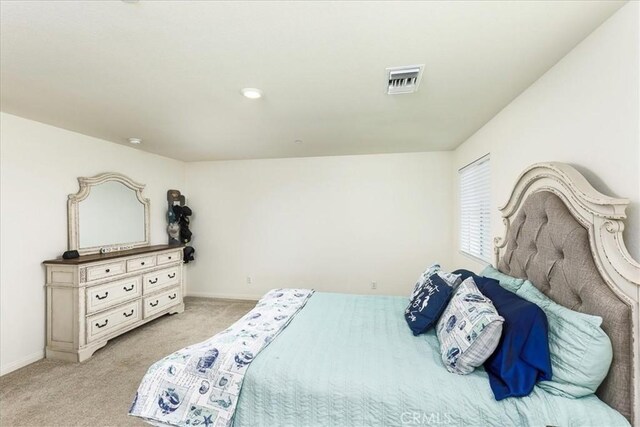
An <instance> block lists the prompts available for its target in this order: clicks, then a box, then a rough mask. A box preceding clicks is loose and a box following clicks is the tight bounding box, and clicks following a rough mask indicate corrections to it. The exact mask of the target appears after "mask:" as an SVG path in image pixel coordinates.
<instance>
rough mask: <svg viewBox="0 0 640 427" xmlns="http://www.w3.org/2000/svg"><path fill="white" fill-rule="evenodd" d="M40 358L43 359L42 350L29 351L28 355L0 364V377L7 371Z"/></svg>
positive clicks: (14, 369)
mask: <svg viewBox="0 0 640 427" xmlns="http://www.w3.org/2000/svg"><path fill="white" fill-rule="evenodd" d="M40 359H44V350H40V351H37V352H35V353H31V354H30V355H28V356H26V357H23V358H22V359H20V360H16V361H15V362H11V363H7V364H6V365H2V366H0V377H1V376H3V375H6V374H8V373H9V372H13V371H16V370H18V369H20V368H22V367H24V366H27V365H30V364H32V363H33V362H37V361H38V360H40Z"/></svg>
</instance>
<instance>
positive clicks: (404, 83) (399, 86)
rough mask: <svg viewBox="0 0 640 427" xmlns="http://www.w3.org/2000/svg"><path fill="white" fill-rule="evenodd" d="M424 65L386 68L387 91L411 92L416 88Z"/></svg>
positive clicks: (393, 93) (392, 92) (391, 93)
mask: <svg viewBox="0 0 640 427" xmlns="http://www.w3.org/2000/svg"><path fill="white" fill-rule="evenodd" d="M423 68H424V65H409V66H406V67H390V68H387V93H388V94H389V95H396V94H400V93H413V92H416V91H417V90H418V86H419V85H420V80H421V79H422V69H423Z"/></svg>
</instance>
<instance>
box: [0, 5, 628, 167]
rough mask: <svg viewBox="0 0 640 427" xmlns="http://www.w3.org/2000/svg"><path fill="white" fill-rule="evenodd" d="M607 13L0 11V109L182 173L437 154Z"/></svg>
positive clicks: (304, 8) (415, 8) (511, 8)
mask: <svg viewBox="0 0 640 427" xmlns="http://www.w3.org/2000/svg"><path fill="white" fill-rule="evenodd" d="M623 3H624V2H617V1H603V2H597V1H531V2H515V1H514V2H481V1H478V2H475V1H469V2H435V1H431V2H273V3H271V2H205V1H190V2H188V1H182V2H178V1H139V2H123V1H116V0H111V1H73V2H72V1H57V2H56V1H22V2H11V1H3V2H2V3H1V11H0V12H1V13H0V16H1V25H0V31H1V33H0V65H1V67H0V68H1V75H0V77H1V80H0V83H1V98H0V101H1V109H2V111H4V112H7V113H11V114H15V115H18V116H22V117H26V118H29V119H33V120H37V121H41V122H44V123H48V124H51V125H54V126H58V127H61V128H65V129H70V130H73V131H77V132H80V133H83V134H87V135H91V136H95V137H98V138H103V139H106V140H109V141H113V142H116V143H121V144H127V142H126V140H127V138H129V137H139V138H142V139H143V143H142V144H141V145H139V146H138V148H140V149H142V150H145V151H149V152H153V153H158V154H161V155H165V156H168V157H172V158H176V159H181V160H185V161H197V160H221V159H249V158H274V157H302V156H326V155H343V154H369V153H391V152H415V151H433V150H450V149H453V148H455V147H457V146H458V145H459V144H461V143H462V142H464V140H466V139H467V138H468V137H469V136H470V135H472V134H473V133H474V132H475V131H476V130H477V129H479V128H480V127H481V126H482V125H483V124H484V123H486V122H487V121H488V120H489V119H491V118H492V117H493V116H494V115H495V114H496V113H497V112H498V111H500V109H502V108H503V107H504V106H505V105H507V104H508V103H509V102H510V101H511V100H512V99H514V98H515V97H516V96H517V95H518V94H519V93H520V92H522V91H523V90H524V89H526V88H527V87H528V86H529V85H530V84H531V83H533V82H534V81H535V80H536V79H537V78H538V77H540V76H541V75H542V74H543V73H544V72H545V71H546V70H548V69H549V68H550V67H551V66H552V65H553V64H555V63H556V62H557V61H558V60H559V59H560V58H562V57H563V56H564V55H565V54H566V53H567V52H568V51H570V50H571V49H572V48H573V47H574V46H575V45H576V44H577V43H579V42H580V41H581V40H582V39H584V38H585V37H586V36H587V35H588V34H589V33H590V32H591V31H593V30H594V29H595V28H596V27H597V26H598V25H600V24H601V23H602V22H603V21H604V20H606V19H607V18H608V17H609V16H610V15H612V14H613V13H614V12H615V11H616V10H617V9H618V8H620V7H621V6H622V5H623ZM412 64H424V65H425V67H424V76H423V78H422V84H421V86H420V89H419V91H418V92H417V93H414V94H407V95H394V96H390V95H386V92H385V89H386V86H385V84H386V81H385V78H386V76H385V68H386V67H390V66H399V65H412ZM243 87H257V88H260V89H261V90H262V91H263V92H264V97H263V98H262V99H259V100H249V99H246V98H244V97H242V96H241V95H240V89H241V88H243ZM295 140H302V141H303V142H302V143H295V142H294V141H295Z"/></svg>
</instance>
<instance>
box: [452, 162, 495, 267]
mask: <svg viewBox="0 0 640 427" xmlns="http://www.w3.org/2000/svg"><path fill="white" fill-rule="evenodd" d="M483 165H486V168H487V170H486V171H476V173H480V174H483V173H486V176H484V177H483V179H485V180H486V182H485V183H483V184H482V185H483V187H482V189H483V191H484V193H485V195H486V196H485V197H484V198H483V199H481V200H480V201H479V206H478V207H477V208H476V209H477V210H478V211H479V212H478V215H479V218H477V222H479V226H481V227H484V230H485V231H480V232H479V247H480V251H479V252H478V253H475V252H474V251H473V250H472V248H471V237H470V230H471V227H472V226H473V225H472V224H467V225H466V227H468V230H469V231H467V232H466V233H465V231H464V227H465V222H470V221H471V219H470V218H465V215H464V214H463V211H462V210H463V204H464V203H465V200H463V190H464V188H463V174H464V173H465V172H467V173H469V172H470V171H473V170H474V169H476V168H478V167H481V166H483ZM484 186H486V187H484ZM467 203H468V202H467ZM483 205H484V206H483ZM491 210H492V209H491V154H490V153H487V154H485V155H483V156H481V157H479V158H477V159H475V160H474V161H472V162H471V163H468V164H467V165H465V166H463V167H461V168H460V169H458V227H459V228H458V231H459V232H458V251H459V252H460V253H461V254H463V255H464V256H467V257H470V258H472V259H474V260H476V261H479V262H482V263H485V264H491V263H492V262H493V260H492V258H493V239H492V238H491V213H492V212H491ZM467 215H469V214H467ZM465 234H466V235H467V237H466V241H464V240H463V238H464V235H465ZM485 239H486V241H485ZM465 243H466V245H465ZM485 250H486V251H487V253H485Z"/></svg>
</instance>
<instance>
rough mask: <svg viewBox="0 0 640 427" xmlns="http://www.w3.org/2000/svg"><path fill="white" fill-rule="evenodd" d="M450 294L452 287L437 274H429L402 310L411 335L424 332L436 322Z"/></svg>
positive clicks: (451, 293)
mask: <svg viewBox="0 0 640 427" xmlns="http://www.w3.org/2000/svg"><path fill="white" fill-rule="evenodd" d="M452 295H453V289H452V288H451V286H449V285H448V284H447V282H445V281H444V280H443V279H442V278H441V277H440V276H438V274H433V275H431V276H429V278H428V279H427V281H426V282H425V283H424V284H423V285H422V286H421V287H420V288H419V289H418V290H417V291H416V292H415V293H414V297H413V298H412V299H411V302H410V303H409V306H408V307H407V309H406V310H405V311H404V318H405V319H406V320H407V324H408V325H409V328H410V329H411V332H413V335H420V334H421V333H423V332H426V331H427V330H428V329H429V328H431V327H432V326H434V325H435V324H436V323H437V322H438V319H440V316H441V315H442V312H443V311H444V309H445V308H446V307H447V304H448V303H449V300H450V299H451V296H452Z"/></svg>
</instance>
